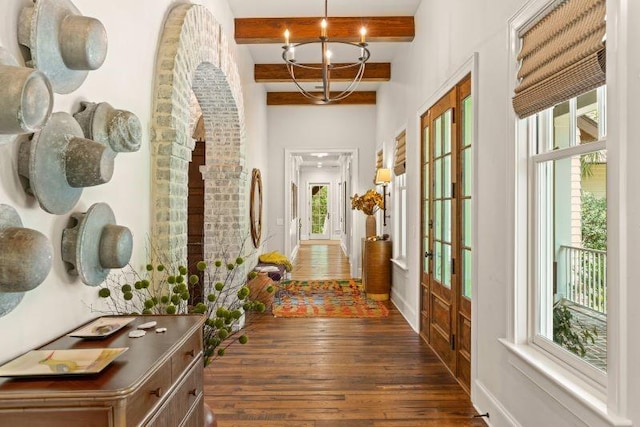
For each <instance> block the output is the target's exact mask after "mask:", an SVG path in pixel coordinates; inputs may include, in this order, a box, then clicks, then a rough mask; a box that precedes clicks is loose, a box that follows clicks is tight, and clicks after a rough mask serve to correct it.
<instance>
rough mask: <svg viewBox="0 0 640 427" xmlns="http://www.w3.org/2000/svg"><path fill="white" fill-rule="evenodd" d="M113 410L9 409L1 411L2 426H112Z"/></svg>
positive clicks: (103, 408) (106, 408)
mask: <svg viewBox="0 0 640 427" xmlns="http://www.w3.org/2000/svg"><path fill="white" fill-rule="evenodd" d="M111 412H112V411H111V408H109V407H97V408H95V407H77V408H45V407H43V408H41V409H38V408H28V409H9V410H2V411H0V426H2V427H16V426H29V427H56V426H60V427H63V426H64V427H87V426H91V427H111V426H113V414H112V413H111Z"/></svg>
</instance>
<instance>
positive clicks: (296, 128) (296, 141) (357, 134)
mask: <svg viewBox="0 0 640 427" xmlns="http://www.w3.org/2000/svg"><path fill="white" fill-rule="evenodd" d="M375 120H376V107H375V106H351V105H345V106H342V105H337V106H323V107H317V106H303V107H296V106H293V107H288V106H277V107H276V106H273V107H268V108H267V123H268V141H269V142H268V147H269V149H268V151H269V153H268V164H269V171H270V175H269V181H265V185H266V186H267V187H268V188H269V189H270V193H269V194H270V201H269V202H270V205H269V208H268V209H269V212H268V221H269V225H268V227H269V230H270V233H269V238H268V241H267V242H266V245H267V247H268V248H269V250H279V251H283V250H284V241H283V235H284V230H283V226H278V225H276V222H277V219H278V218H284V216H285V210H284V200H285V199H284V191H289V190H288V185H289V183H286V184H285V182H284V169H285V167H288V165H284V164H283V163H284V157H285V155H284V150H285V149H289V150H292V151H295V150H300V149H303V150H307V149H318V150H327V149H338V150H349V149H356V150H357V152H358V159H359V165H358V166H359V167H358V177H357V181H358V182H359V183H360V186H359V188H354V189H352V192H353V193H359V194H362V192H363V191H366V190H367V189H368V188H370V187H372V186H373V184H371V180H372V179H373V174H374V166H375V157H374V156H375V155H374V149H375V127H374V125H373V124H374V123H375ZM299 191H300V192H301V191H304V189H303V187H302V186H300V187H299ZM353 224H354V227H353V233H354V234H355V235H356V236H362V235H364V215H356V216H354V222H353ZM355 246H357V247H355ZM359 251H360V247H359V240H357V243H356V245H354V248H353V253H355V254H357V253H359ZM358 259H359V257H355V259H352V261H357V260H358Z"/></svg>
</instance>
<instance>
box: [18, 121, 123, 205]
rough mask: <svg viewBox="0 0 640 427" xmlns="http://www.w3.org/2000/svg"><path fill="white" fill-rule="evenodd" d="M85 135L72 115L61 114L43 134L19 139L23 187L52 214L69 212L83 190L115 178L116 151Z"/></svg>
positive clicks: (50, 123)
mask: <svg viewBox="0 0 640 427" xmlns="http://www.w3.org/2000/svg"><path fill="white" fill-rule="evenodd" d="M83 136H84V135H83V133H82V129H81V128H80V125H79V124H78V122H76V121H75V119H74V118H73V117H72V116H71V115H70V114H67V113H62V112H58V113H54V114H53V115H52V116H51V118H50V119H49V121H48V122H47V124H46V125H45V127H44V128H42V130H41V131H39V132H36V133H35V134H33V136H32V137H31V138H26V137H22V139H21V140H20V149H19V153H18V174H19V175H20V177H21V178H22V184H23V187H24V188H25V191H26V192H27V193H29V194H31V195H33V196H34V197H35V198H36V199H38V203H40V207H42V209H44V210H45V211H47V212H49V213H52V214H56V215H62V214H65V213H67V212H69V211H70V210H71V209H73V207H74V206H75V205H76V203H77V202H78V200H79V199H80V196H81V195H82V189H83V188H84V187H90V186H94V185H100V184H104V183H106V182H109V180H111V177H112V176H113V166H114V159H115V154H114V152H113V151H112V150H111V149H109V148H108V147H105V146H104V145H102V144H99V143H97V142H95V141H92V140H89V139H85V138H83Z"/></svg>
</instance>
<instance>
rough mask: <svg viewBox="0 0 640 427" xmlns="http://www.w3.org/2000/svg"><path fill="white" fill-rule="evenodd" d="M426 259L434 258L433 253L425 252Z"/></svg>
mask: <svg viewBox="0 0 640 427" xmlns="http://www.w3.org/2000/svg"><path fill="white" fill-rule="evenodd" d="M424 257H425V258H431V257H433V252H425V253H424Z"/></svg>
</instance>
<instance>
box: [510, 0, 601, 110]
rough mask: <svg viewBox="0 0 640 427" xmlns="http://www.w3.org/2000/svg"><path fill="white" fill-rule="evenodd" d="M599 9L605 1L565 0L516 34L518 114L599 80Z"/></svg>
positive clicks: (598, 83)
mask: <svg viewBox="0 0 640 427" xmlns="http://www.w3.org/2000/svg"><path fill="white" fill-rule="evenodd" d="M605 14H606V2H605V0H566V1H563V2H562V3H560V4H559V5H557V6H556V7H554V8H553V9H552V10H551V11H550V12H549V13H547V14H546V15H545V16H544V17H543V18H542V19H540V20H539V21H538V22H537V23H536V24H535V25H533V26H532V27H530V28H526V29H525V31H523V32H522V33H521V34H520V37H521V40H522V48H521V50H520V53H519V54H518V60H519V61H520V69H519V71H518V79H519V84H518V86H517V87H516V88H515V96H514V97H513V108H514V110H515V112H516V114H517V115H518V117H520V118H525V117H528V116H530V115H532V114H535V113H537V112H540V111H542V110H545V109H547V108H550V107H552V106H554V105H556V104H559V103H561V102H564V101H566V100H568V99H571V98H573V97H576V96H578V95H580V94H582V93H585V92H587V91H589V90H592V89H595V88H596V87H598V86H602V85H603V84H605V81H606V53H605V41H604V40H605V34H606V23H605Z"/></svg>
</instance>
